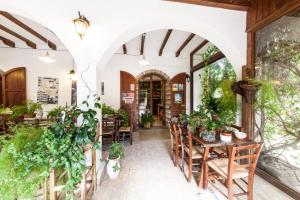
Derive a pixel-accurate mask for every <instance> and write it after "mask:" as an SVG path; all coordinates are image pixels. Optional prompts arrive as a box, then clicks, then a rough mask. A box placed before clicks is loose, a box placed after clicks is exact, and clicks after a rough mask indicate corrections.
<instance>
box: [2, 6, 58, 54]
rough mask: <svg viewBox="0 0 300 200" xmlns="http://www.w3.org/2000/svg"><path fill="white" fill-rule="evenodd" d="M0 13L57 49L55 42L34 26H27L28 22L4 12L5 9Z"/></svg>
mask: <svg viewBox="0 0 300 200" xmlns="http://www.w3.org/2000/svg"><path fill="white" fill-rule="evenodd" d="M0 14H1V15H2V16H4V17H5V18H7V19H8V20H10V21H11V22H13V23H15V24H17V25H18V26H20V27H21V28H23V29H24V30H26V31H27V32H29V33H31V34H32V35H34V36H35V37H37V38H39V39H40V40H42V41H44V42H45V43H46V44H47V45H48V46H49V47H50V48H51V49H53V50H56V45H55V44H54V43H53V42H51V41H50V40H48V39H47V38H45V37H44V36H42V35H41V34H39V33H38V32H36V31H35V30H33V29H32V28H30V27H29V26H27V25H26V24H24V23H23V22H21V21H20V20H18V19H17V18H15V17H14V16H12V15H11V14H9V13H7V12H4V11H0Z"/></svg>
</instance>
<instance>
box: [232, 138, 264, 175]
mask: <svg viewBox="0 0 300 200" xmlns="http://www.w3.org/2000/svg"><path fill="white" fill-rule="evenodd" d="M262 146H263V143H256V144H248V145H242V146H233V145H230V146H229V164H228V177H229V178H232V174H233V173H234V171H235V170H238V169H240V168H246V169H248V170H249V174H250V175H253V174H254V171H255V168H256V164H257V160H258V157H259V155H260V152H261V150H262ZM236 162H237V163H239V165H236Z"/></svg>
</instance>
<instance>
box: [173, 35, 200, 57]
mask: <svg viewBox="0 0 300 200" xmlns="http://www.w3.org/2000/svg"><path fill="white" fill-rule="evenodd" d="M194 36H195V34H194V33H191V34H190V35H189V37H188V38H187V39H186V40H185V41H184V42H183V43H182V45H181V46H180V47H179V49H178V50H177V51H176V54H175V55H176V57H178V56H179V55H180V53H181V51H182V50H183V49H184V47H186V45H187V44H188V43H189V42H190V41H191V40H192V39H193V37H194Z"/></svg>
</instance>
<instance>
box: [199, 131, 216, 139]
mask: <svg viewBox="0 0 300 200" xmlns="http://www.w3.org/2000/svg"><path fill="white" fill-rule="evenodd" d="M202 138H203V140H204V141H206V142H215V141H216V133H215V132H214V131H208V130H206V131H204V132H203V134H202Z"/></svg>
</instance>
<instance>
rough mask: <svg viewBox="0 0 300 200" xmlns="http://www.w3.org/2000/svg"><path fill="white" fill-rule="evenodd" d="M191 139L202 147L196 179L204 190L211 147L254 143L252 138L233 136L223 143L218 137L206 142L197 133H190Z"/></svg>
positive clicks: (206, 184) (206, 182)
mask: <svg viewBox="0 0 300 200" xmlns="http://www.w3.org/2000/svg"><path fill="white" fill-rule="evenodd" d="M192 139H193V141H194V142H195V143H196V144H198V145H200V146H201V147H203V148H204V154H203V161H202V167H201V169H200V176H199V180H198V186H199V188H202V189H204V190H206V189H207V187H208V161H209V159H210V157H209V155H210V152H211V150H212V149H213V148H216V147H226V148H227V146H229V145H238V146H239V145H247V144H254V143H256V142H255V141H254V140H249V139H244V140H240V139H237V138H235V136H234V135H233V136H232V141H231V142H228V143H225V142H222V141H220V140H218V139H216V141H215V142H207V141H205V140H203V138H201V137H199V136H198V135H197V134H192Z"/></svg>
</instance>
